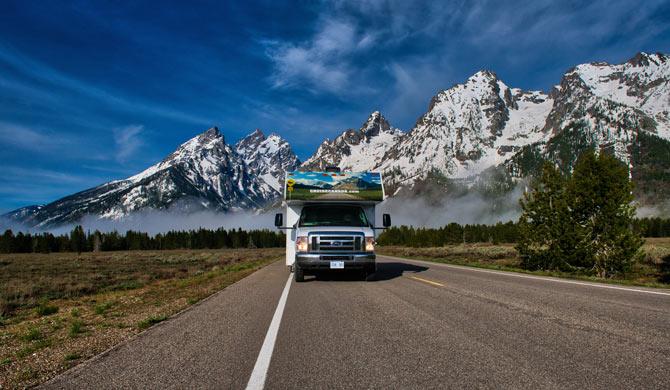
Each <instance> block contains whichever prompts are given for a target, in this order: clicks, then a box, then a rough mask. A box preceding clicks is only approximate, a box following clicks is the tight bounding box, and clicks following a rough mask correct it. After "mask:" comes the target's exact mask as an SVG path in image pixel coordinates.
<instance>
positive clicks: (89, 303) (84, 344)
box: [0, 248, 284, 389]
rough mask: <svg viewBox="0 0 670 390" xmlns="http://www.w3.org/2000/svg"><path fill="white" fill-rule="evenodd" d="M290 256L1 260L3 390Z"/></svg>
mask: <svg viewBox="0 0 670 390" xmlns="http://www.w3.org/2000/svg"><path fill="white" fill-rule="evenodd" d="M283 254H284V249H283V248H276V249H249V250H246V249H239V250H183V251H155V252H154V251H131V252H105V253H86V254H82V255H80V256H77V254H69V253H67V254H62V253H61V254H49V255H43V254H21V255H0V294H1V295H0V299H2V302H3V303H2V305H3V306H2V307H3V311H4V313H5V314H3V315H2V317H0V388H2V389H4V388H23V387H26V386H32V385H35V384H38V383H41V382H43V381H45V380H46V379H48V378H50V377H53V376H54V375H56V374H58V373H59V372H62V371H64V370H66V369H67V368H69V367H72V366H73V365H76V364H77V363H79V362H81V361H83V360H85V359H87V358H90V357H92V356H94V355H95V354H97V353H100V352H102V351H104V350H106V349H107V348H109V347H111V346H113V345H115V344H118V343H119V342H121V341H123V340H126V339H128V338H129V337H131V336H133V335H135V334H137V333H139V332H140V331H141V330H143V329H145V328H148V327H150V326H151V325H153V324H155V323H158V322H160V321H162V320H164V319H166V318H168V317H169V316H170V315H172V314H174V313H177V312H179V311H180V310H183V309H184V308H186V307H187V306H189V305H192V304H194V303H196V302H198V301H200V300H201V299H203V298H205V297H207V296H209V295H211V294H212V293H214V292H216V291H219V290H221V289H222V288H225V287H226V286H228V285H230V284H232V283H234V282H235V281H237V280H239V279H241V278H243V277H245V276H247V275H249V274H250V273H252V272H254V271H255V270H257V269H258V268H260V267H262V266H264V265H266V264H269V263H270V262H272V261H275V260H278V259H280V258H281V256H282V255H283Z"/></svg>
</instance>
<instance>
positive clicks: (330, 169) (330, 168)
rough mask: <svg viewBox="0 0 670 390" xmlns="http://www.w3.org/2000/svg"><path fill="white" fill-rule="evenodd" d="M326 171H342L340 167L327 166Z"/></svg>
mask: <svg viewBox="0 0 670 390" xmlns="http://www.w3.org/2000/svg"><path fill="white" fill-rule="evenodd" d="M326 172H337V173H339V172H340V167H326Z"/></svg>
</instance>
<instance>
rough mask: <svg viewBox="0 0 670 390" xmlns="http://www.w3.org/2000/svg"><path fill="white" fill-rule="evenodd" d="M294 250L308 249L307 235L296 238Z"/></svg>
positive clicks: (304, 250) (305, 250)
mask: <svg viewBox="0 0 670 390" xmlns="http://www.w3.org/2000/svg"><path fill="white" fill-rule="evenodd" d="M295 250H296V251H298V252H307V251H308V250H309V241H308V240H307V237H298V238H296V240H295Z"/></svg>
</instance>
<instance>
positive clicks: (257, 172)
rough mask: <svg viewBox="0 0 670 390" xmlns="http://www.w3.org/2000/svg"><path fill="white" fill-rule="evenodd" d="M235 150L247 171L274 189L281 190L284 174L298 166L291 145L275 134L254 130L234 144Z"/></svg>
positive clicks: (296, 157) (298, 162)
mask: <svg viewBox="0 0 670 390" xmlns="http://www.w3.org/2000/svg"><path fill="white" fill-rule="evenodd" d="M235 151H236V152H237V154H238V155H240V156H241V157H242V159H243V160H244V162H245V164H246V166H247V168H248V169H249V173H250V174H252V175H254V176H257V177H260V178H261V179H262V180H263V182H265V183H267V184H268V185H269V186H270V187H271V188H272V189H273V190H274V191H277V192H278V193H279V192H281V191H282V186H283V185H284V176H285V174H286V172H287V171H293V170H295V169H297V168H298V167H299V166H300V160H299V159H298V156H296V155H295V153H293V150H292V149H291V145H289V143H288V142H287V141H286V140H284V139H283V138H281V137H280V136H279V135H277V134H274V133H273V134H270V135H269V136H268V137H266V136H265V134H263V132H262V131H261V130H258V129H257V130H255V131H254V132H253V133H251V134H249V135H248V136H246V137H245V138H243V139H241V140H240V141H239V142H238V143H237V144H235Z"/></svg>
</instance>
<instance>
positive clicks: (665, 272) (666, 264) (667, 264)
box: [660, 255, 670, 283]
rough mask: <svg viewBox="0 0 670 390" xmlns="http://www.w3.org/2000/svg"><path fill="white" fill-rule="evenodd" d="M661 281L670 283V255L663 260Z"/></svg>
mask: <svg viewBox="0 0 670 390" xmlns="http://www.w3.org/2000/svg"><path fill="white" fill-rule="evenodd" d="M660 268H661V282H663V283H670V255H667V256H665V257H663V259H662V260H661V266H660Z"/></svg>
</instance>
